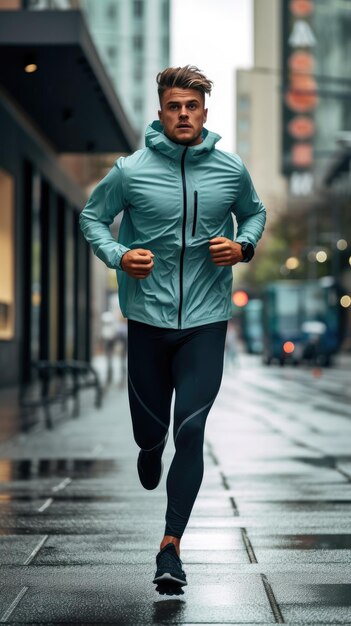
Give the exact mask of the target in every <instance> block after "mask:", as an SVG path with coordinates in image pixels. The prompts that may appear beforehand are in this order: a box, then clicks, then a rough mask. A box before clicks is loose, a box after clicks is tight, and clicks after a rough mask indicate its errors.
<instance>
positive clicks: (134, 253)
mask: <svg viewBox="0 0 351 626" xmlns="http://www.w3.org/2000/svg"><path fill="white" fill-rule="evenodd" d="M153 258H154V255H153V254H152V252H151V250H144V249H143V248H136V249H135V250H128V252H125V254H124V255H123V256H122V260H121V268H122V270H123V271H124V272H126V273H127V274H128V276H131V277H132V278H140V279H143V278H147V276H149V274H151V272H152V268H153V266H154V262H153Z"/></svg>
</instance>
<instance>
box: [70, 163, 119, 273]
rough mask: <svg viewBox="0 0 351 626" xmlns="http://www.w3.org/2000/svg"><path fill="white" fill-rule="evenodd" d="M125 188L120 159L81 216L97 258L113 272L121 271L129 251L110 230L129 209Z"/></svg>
mask: <svg viewBox="0 0 351 626" xmlns="http://www.w3.org/2000/svg"><path fill="white" fill-rule="evenodd" d="M124 188H125V183H124V176H123V159H122V158H121V159H118V161H116V163H115V164H114V166H113V167H112V169H111V170H110V171H109V173H108V174H107V175H106V176H105V178H103V179H102V180H101V181H100V182H99V183H98V185H97V186H96V187H95V189H94V191H93V192H92V194H91V196H90V198H89V200H88V202H87V203H86V205H85V207H84V209H83V211H82V212H81V214H80V216H79V224H80V227H81V229H82V231H83V234H84V237H85V239H86V240H87V241H88V242H89V243H90V244H91V247H92V249H93V251H94V254H96V256H98V257H99V259H101V260H102V261H104V263H106V265H107V267H110V268H114V269H116V268H120V262H121V258H122V256H123V254H124V253H125V252H127V251H128V250H129V248H126V247H125V246H123V245H122V244H120V243H118V242H117V241H116V240H115V239H114V237H113V236H112V233H111V231H110V228H109V227H110V225H111V224H112V222H113V220H114V218H115V217H116V215H118V213H120V212H121V211H123V210H124V209H125V208H127V206H128V203H127V201H126V198H125V189H124Z"/></svg>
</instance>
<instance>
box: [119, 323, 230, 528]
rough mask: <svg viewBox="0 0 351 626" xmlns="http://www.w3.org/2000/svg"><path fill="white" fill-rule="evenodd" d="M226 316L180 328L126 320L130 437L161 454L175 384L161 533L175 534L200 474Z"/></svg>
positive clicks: (218, 381)
mask: <svg viewBox="0 0 351 626" xmlns="http://www.w3.org/2000/svg"><path fill="white" fill-rule="evenodd" d="M226 329H227V322H216V323H213V324H206V325H204V326H197V327H195V328H189V329H185V330H174V329H169V328H158V327H156V326H149V325H148V324H143V323H141V322H135V321H132V320H129V322H128V370H129V377H128V391H129V403H130V410H131V415H132V422H133V432H134V438H135V441H136V443H137V445H138V446H139V447H140V448H142V449H143V450H154V451H155V453H159V454H162V451H163V448H164V446H165V443H166V440H167V435H168V428H169V423H170V408H171V400H172V394H173V390H175V394H176V395H175V406H174V426H173V436H174V444H175V455H174V458H173V461H172V463H171V466H170V469H169V472H168V476H167V497H168V505H167V512H166V529H165V534H166V535H172V536H173V537H181V536H182V534H183V532H184V529H185V527H186V525H187V523H188V520H189V517H190V513H191V510H192V508H193V505H194V502H195V499H196V496H197V493H198V491H199V488H200V485H201V481H202V477H203V468H204V463H203V441H204V430H205V423H206V418H207V415H208V413H209V411H210V408H211V406H212V404H213V402H214V400H215V398H216V395H217V393H218V390H219V387H220V384H221V379H222V372H223V354H224V343H225V335H226Z"/></svg>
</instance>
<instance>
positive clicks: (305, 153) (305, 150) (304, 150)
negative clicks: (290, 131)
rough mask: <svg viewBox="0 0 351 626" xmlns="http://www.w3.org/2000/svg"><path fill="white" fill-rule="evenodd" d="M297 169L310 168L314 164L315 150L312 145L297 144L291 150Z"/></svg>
mask: <svg viewBox="0 0 351 626" xmlns="http://www.w3.org/2000/svg"><path fill="white" fill-rule="evenodd" d="M291 160H292V163H293V165H295V167H310V166H311V165H312V164H313V148H312V144H310V143H295V144H294V145H293V147H292V150H291Z"/></svg>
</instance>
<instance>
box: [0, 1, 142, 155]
mask: <svg viewBox="0 0 351 626" xmlns="http://www.w3.org/2000/svg"><path fill="white" fill-rule="evenodd" d="M27 63H35V64H36V65H37V67H38V69H37V71H35V72H33V73H26V72H25V71H24V67H25V65H26V64H27ZM0 84H2V85H3V87H4V88H5V89H6V91H7V92H8V93H9V94H10V95H11V96H12V98H13V99H14V100H15V101H17V103H18V104H19V105H20V107H21V108H22V110H24V111H25V113H26V114H27V115H28V116H29V117H30V118H31V119H32V120H33V121H34V123H35V125H36V126H37V127H38V128H39V129H40V131H41V132H42V133H43V134H44V135H45V136H46V137H47V139H48V140H49V141H50V142H51V144H52V145H53V146H54V148H55V149H56V150H57V151H59V152H95V153H102V152H131V151H133V150H134V149H135V148H136V146H137V135H136V133H135V131H134V130H133V128H132V126H131V125H130V122H129V120H128V118H127V117H126V115H125V113H124V111H123V108H122V106H121V104H120V102H119V99H118V97H117V95H116V92H115V90H114V87H113V85H112V83H111V81H110V79H109V78H108V76H107V74H106V71H105V69H104V67H103V65H102V63H101V61H100V58H99V56H98V53H97V51H96V48H95V46H94V44H93V42H92V39H91V37H90V35H89V32H88V29H87V27H86V24H85V21H84V18H83V16H82V13H81V12H80V11H0Z"/></svg>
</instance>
